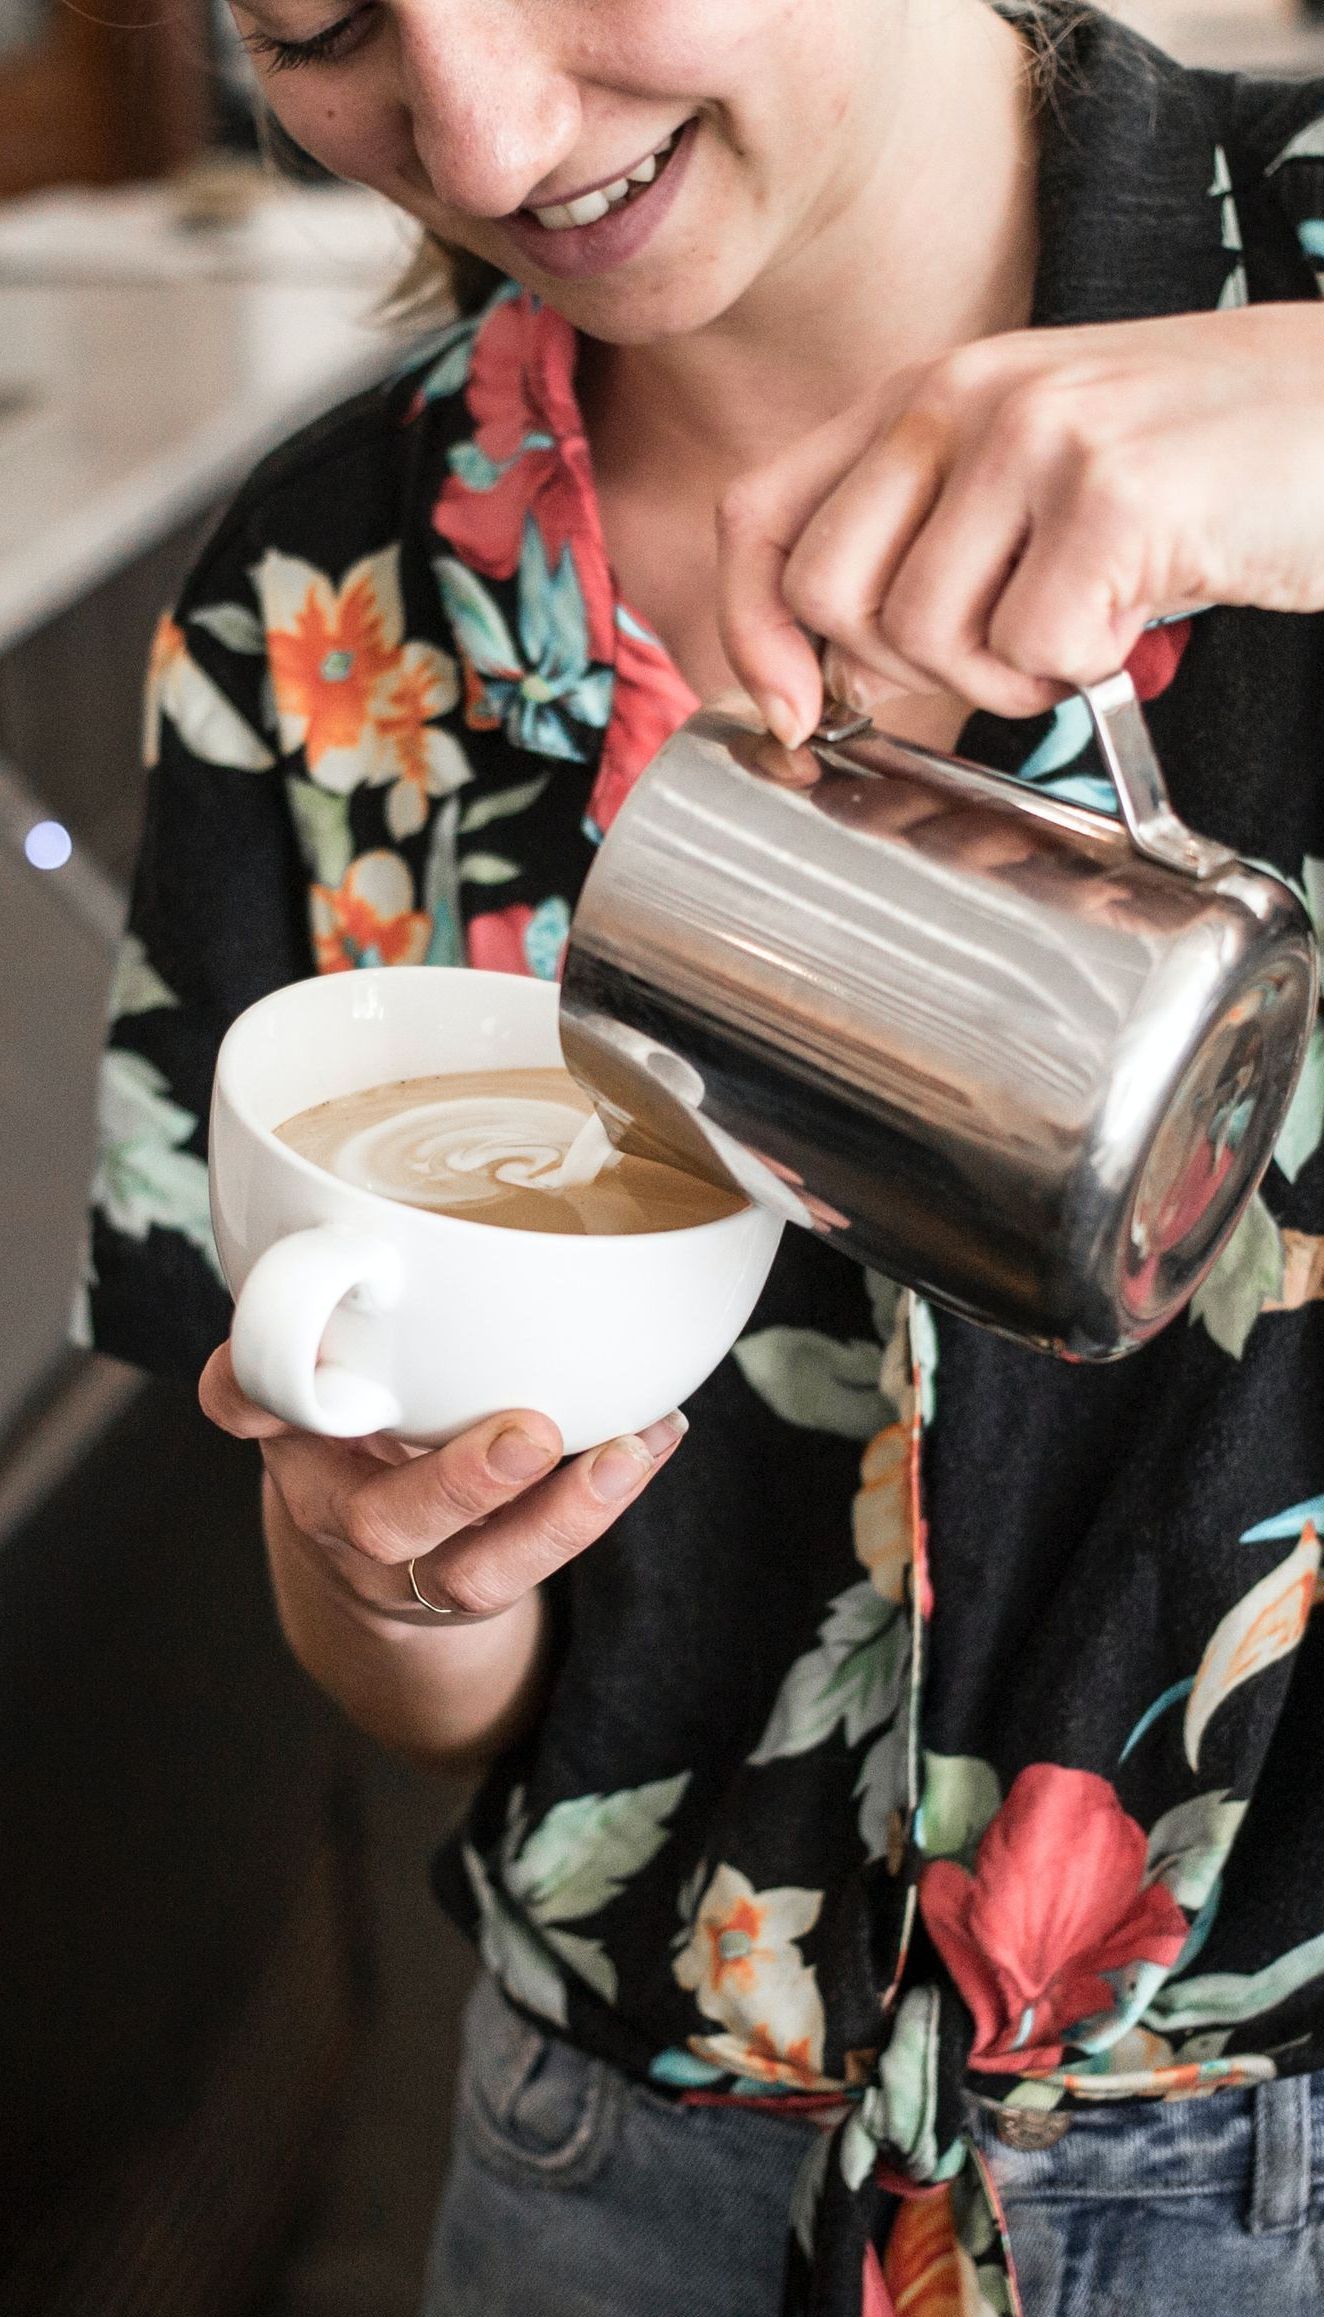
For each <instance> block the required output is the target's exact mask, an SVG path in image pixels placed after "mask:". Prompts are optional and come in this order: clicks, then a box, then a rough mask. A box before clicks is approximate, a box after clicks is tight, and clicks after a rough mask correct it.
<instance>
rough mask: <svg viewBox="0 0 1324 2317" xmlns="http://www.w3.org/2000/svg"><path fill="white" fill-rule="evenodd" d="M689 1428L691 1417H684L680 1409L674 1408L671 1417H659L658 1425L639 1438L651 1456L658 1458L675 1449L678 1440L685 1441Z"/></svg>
mask: <svg viewBox="0 0 1324 2317" xmlns="http://www.w3.org/2000/svg"><path fill="white" fill-rule="evenodd" d="M689 1428H690V1420H689V1417H688V1416H682V1415H681V1412H680V1410H679V1408H673V1409H672V1411H671V1414H670V1415H669V1416H659V1418H658V1420H657V1422H656V1424H650V1425H649V1426H648V1428H647V1430H646V1431H644V1432H641V1433H640V1435H639V1437H640V1439H641V1440H642V1441H643V1444H644V1446H645V1448H646V1449H647V1450H648V1453H649V1455H650V1456H653V1457H657V1456H661V1455H663V1454H664V1452H665V1451H666V1450H667V1449H668V1448H671V1447H673V1446H674V1445H675V1443H676V1441H677V1440H683V1439H684V1437H685V1435H686V1433H687V1432H688V1431H689Z"/></svg>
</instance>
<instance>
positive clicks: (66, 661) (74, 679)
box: [0, 0, 1324, 2317]
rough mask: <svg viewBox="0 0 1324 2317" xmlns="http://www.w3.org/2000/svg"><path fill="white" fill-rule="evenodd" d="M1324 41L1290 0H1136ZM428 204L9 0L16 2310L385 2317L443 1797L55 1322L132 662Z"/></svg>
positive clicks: (1230, 28) (6, 1397) (81, 1179)
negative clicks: (278, 157) (276, 139)
mask: <svg viewBox="0 0 1324 2317" xmlns="http://www.w3.org/2000/svg"><path fill="white" fill-rule="evenodd" d="M1115 12H1116V13H1119V14H1123V15H1125V16H1126V17H1127V19H1128V20H1129V21H1131V22H1133V23H1135V24H1137V25H1138V26H1139V27H1140V28H1141V29H1142V30H1144V31H1147V32H1149V33H1151V34H1152V35H1153V36H1154V37H1155V38H1157V39H1158V40H1159V41H1160V42H1161V43H1162V44H1163V45H1164V46H1166V47H1167V48H1169V49H1170V50H1171V51H1172V52H1173V53H1174V54H1176V55H1178V56H1180V57H1182V58H1183V59H1184V60H1186V61H1189V62H1192V63H1200V64H1210V65H1216V66H1220V67H1228V68H1237V69H1245V70H1249V71H1258V70H1266V71H1273V72H1280V73H1281V72H1288V73H1296V72H1302V73H1305V72H1310V71H1316V72H1320V73H1324V15H1317V14H1315V13H1312V12H1311V11H1307V10H1306V9H1305V8H1304V7H1303V6H1302V5H1300V0H1124V5H1123V6H1121V7H1119V8H1118V9H1117V10H1116V11H1115ZM411 246H412V236H411V232H410V229H409V228H408V227H407V225H406V224H405V223H404V221H403V220H401V219H400V218H399V217H398V216H397V215H396V214H395V213H394V212H392V211H391V210H390V209H389V208H388V207H387V205H385V204H384V203H381V202H379V201H378V200H376V198H375V197H374V196H372V195H370V194H366V193H363V192H361V191H358V190H355V189H352V188H348V187H344V186H338V185H334V184H331V183H328V182H326V181H319V180H318V178H317V174H316V172H314V171H311V170H310V171H307V172H304V173H303V175H302V177H301V178H299V179H294V178H291V177H289V176H278V175H277V174H276V173H275V172H274V170H273V169H272V168H271V167H270V165H269V164H267V163H266V162H264V161H263V160H262V159H261V158H260V155H259V138H258V133H257V125H256V122H255V117H254V107H253V103H252V100H251V96H250V90H249V84H248V80H247V77H246V71H245V65H244V60H243V56H242V52H241V51H240V49H239V48H238V45H237V43H236V41H235V39H234V36H233V33H232V31H231V29H230V26H229V19H228V16H227V15H226V13H225V10H224V7H223V5H222V4H221V0H153V5H151V6H149V7H144V6H143V5H142V0H94V4H90V5H88V6H82V5H78V6H74V5H69V4H66V0H0V1289H2V1290H3V1300H2V1303H0V1309H2V1311H3V1319H2V1320H0V1861H2V1862H3V1874H4V1891H5V1896H4V1900H3V1903H2V1904H0V1987H3V1991H4V1993H3V2005H2V2006H0V2317H366V2313H368V2312H371V2317H412V2313H413V2311H414V2309H415V2306H416V2300H417V2293H418V2287H419V2279H420V2272H421V2266H422V2260H423V2253H424V2247H425V2242H426V2233H427V2227H428V2222H429V2218H430V2213H431V2207H432V2202H433V2198H434V2196H435V2192H436V2187H437V2183H438V2181H439V2179H440V2175H441V2171H442V2167H443V2163H444V2155H445V2140H446V2126H447V2107H448V2102H449V2093H450V2083H451V2079H452V2071H453V2060H454V2050H455V2039H456V2025H457V2016H458V2012H459V2008H460V2006H461V2004H462V2001H463V1996H464V1992H465V1989H466V1987H467V1985H468V1983H469V1979H470V1976H471V1971H472V1965H471V1962H470V1958H469V1956H468V1954H467V1952H466V1950H465V1949H464V1947H463V1945H462V1943H461V1941H460V1940H459V1938H458V1937H457V1935H456V1934H455V1933H453V1932H452V1931H451V1930H450V1929H449V1927H448V1926H447V1924H446V1923H445V1922H444V1920H443V1919H442V1917H441V1916H440V1914H439V1913H438V1912H437V1911H436V1909H435V1908H434V1907H433V1905H432V1902H431V1900H430V1897H429V1895H428V1889H427V1860H428V1855H429V1853H430V1851H431V1850H432V1848H433V1847H434V1845H435V1843H436V1842H437V1840H438V1839H439V1838H440V1836H441V1835H442V1833H443V1832H444V1831H445V1829H446V1827H447V1826H448V1825H449V1824H450V1823H451V1822H452V1821H453V1819H454V1817H455V1816H456V1814H457V1812H458V1811H459V1810H460V1809H461V1808H462V1807H463V1801H464V1796H463V1794H462V1793H460V1792H459V1791H452V1790H449V1789H446V1788H444V1787H439V1786H437V1785H435V1784H427V1783H425V1782H424V1781H423V1780H422V1779H421V1778H418V1777H417V1776H415V1775H414V1774H413V1773H412V1772H410V1771H408V1770H406V1769H405V1768H403V1767H402V1766H400V1765H397V1764H395V1763H393V1762H390V1761H388V1760H387V1759H385V1758H384V1757H383V1756H381V1755H379V1754H377V1753H376V1752H375V1751H374V1750H373V1749H372V1748H370V1747H369V1746H368V1745H367V1744H366V1743H364V1742H360V1741H359V1740H358V1739H357V1738H356V1737H355V1736H354V1734H353V1733H352V1732H351V1731H349V1730H348V1729H347V1728H345V1727H344V1725H343V1724H342V1723H341V1722H340V1721H339V1719H338V1717H337V1716H336V1715H335V1714H334V1713H333V1712H332V1711H331V1710H330V1709H329V1708H328V1707H326V1706H324V1705H323V1704H322V1702H321V1701H320V1700H319V1699H318V1698H317V1697H316V1696H315V1695H314V1694H313V1692H312V1691H311V1689H310V1687H309V1685H308V1684H307V1683H305V1682H304V1680H303V1679H302V1677H301V1676H300V1675H299V1674H298V1672H297V1670H296V1669H295V1668H294V1667H293V1666H292V1665H291V1664H290V1663H289V1661H288V1660H287V1659H286V1657H285V1655H284V1653H283V1651H282V1647H281V1644H280V1641H279V1638H278V1636H277V1633H276V1631H275V1625H274V1620H273V1617H272V1614H271V1610H270V1606H269V1603H268V1598H267V1592H266V1586H265V1581H264V1576H263V1569H262V1556H261V1544H260V1537H259V1533H258V1525H257V1468H256V1463H255V1459H254V1457H253V1456H251V1455H250V1454H249V1453H248V1452H246V1451H245V1450H243V1449H241V1448H240V1447H238V1446H237V1445H235V1444H234V1443H231V1442H228V1441H226V1440H223V1439H221V1438H220V1437H219V1436H218V1435H216V1434H214V1433H213V1432H212V1431H211V1430H210V1429H209V1428H208V1427H207V1426H206V1425H205V1424H204V1423H203V1422H202V1419H201V1417H200V1416H199V1415H198V1414H197V1412H196V1410H195V1408H194V1406H193V1404H192V1396H191V1394H190V1393H189V1392H188V1391H187V1390H184V1389H174V1388H171V1387H167V1386H163V1385H159V1384H146V1383H144V1382H143V1380H142V1379H141V1378H139V1377H138V1376H136V1375H135V1374H133V1373H131V1372H130V1371H129V1370H127V1369H124V1368H121V1367H119V1366H118V1365H117V1364H116V1363H114V1362H111V1361H107V1360H103V1359H98V1358H94V1357H92V1356H90V1355H88V1354H85V1353H81V1352H76V1351H74V1350H72V1349H71V1348H70V1347H69V1344H68V1341H67V1330H68V1319H69V1312H70V1308H71V1303H72V1299H73V1294H74V1287H75V1279H76V1274H77V1271H78V1266H79V1242H80V1235H81V1230H82V1214H83V1204H84V1197H85V1190H86V1185H87V1182H88V1179H89V1175H90V1171H91V1163H92V1158H91V1150H92V1117H93V1099H94V1086H95V1079H96V1069H97V1057H98V1052H99V1047H100V1042H101V1034H102V1024H103V1017H104V1013H105V1006H106V996H107V989H108V984H109V978H110V973H111V967H112V962H113V956H114V948H115V943H116V939H117V936H118V931H119V927H120V925H121V922H122V919H123V913H124V907H125V895H126V887H127V881H128V878H129V876H130V874H131V870H132V863H133V857H134V852H135V847H136V841H137V831H138V826H139V821H140V816H141V810H142V793H143V792H142V780H141V774H140V770H139V741H138V727H139V720H140V697H141V685H142V670H143V666H144V662H145V657H146V651H147V643H148V638H149V636H150V633H151V629H152V626H153V623H154V621H155V617H156V615H157V612H158V611H159V610H160V609H161V608H162V607H163V606H164V605H165V604H166V603H167V602H168V601H169V599H170V598H171V596H172V594H173V591H174V589H175V588H176V586H177V584H178V582H179V580H180V578H181V577H182V576H183V573H184V572H185V570H186V569H187V567H188V564H189V562H190V560H191V558H192V555H193V553H194V551H195V549H196V546H197V544H198V542H199V540H200V538H201V536H202V535H203V533H204V532H205V530H206V529H207V527H208V525H209V524H210V522H211V521H212V520H213V517H214V514H215V512H216V510H217V508H218V507H219V506H221V505H222V504H224V502H225V500H226V498H227V497H228V495H229V494H230V492H231V491H232V490H233V489H234V488H235V486H236V485H237V484H238V483H239V482H240V481H241V480H242V478H243V476H244V474H245V473H246V472H247V470H248V469H249V468H250V467H251V466H252V465H253V463H254V462H255V461H256V460H257V459H258V458H259V457H261V456H262V454H263V453H264V452H265V451H266V450H268V449H269V448H270V447H272V445H274V444H275V443H277V442H278V441H280V440H281V438H282V437H283V436H285V435H286V434H288V433H290V432H291V431H292V430H293V429H294V428H295V427H297V426H299V425H301V424H302V423H303V422H304V421H305V420H307V419H308V418H310V417H312V416H314V415H315V414H316V413H317V412H318V411H319V410H321V409H324V408H326V407H328V406H329V405H331V404H332V403H334V402H336V401H338V400H340V399H341V398H343V397H344V396H346V395H348V394H351V393H353V392H355V391H356V390H357V389H358V388H359V387H361V386H363V385H366V384H368V383H369V382H370V381H371V380H372V379H373V378H374V377H375V376H377V375H380V374H381V373H382V372H384V371H385V370H386V369H388V368H389V367H390V366H391V365H392V364H393V363H394V362H395V361H396V360H397V359H398V358H399V355H400V353H401V351H402V344H403V340H402V337H401V333H400V329H399V327H398V326H397V327H396V328H395V329H394V330H393V329H391V328H388V327H387V326H386V325H385V324H384V323H383V322H382V320H381V318H380V312H381V308H382V306H383V303H384V302H385V301H386V300H387V298H388V295H389V292H390V290H391V287H392V284H393V283H394V281H395V280H396V279H398V277H399V276H400V274H401V273H402V272H403V270H404V267H405V264H406V262H407V259H408V256H409V253H410V249H411Z"/></svg>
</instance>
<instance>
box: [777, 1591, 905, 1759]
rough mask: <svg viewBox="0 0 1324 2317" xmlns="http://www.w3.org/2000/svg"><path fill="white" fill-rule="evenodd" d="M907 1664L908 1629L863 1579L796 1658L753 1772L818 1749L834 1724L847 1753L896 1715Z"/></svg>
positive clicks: (839, 1601)
mask: <svg viewBox="0 0 1324 2317" xmlns="http://www.w3.org/2000/svg"><path fill="white" fill-rule="evenodd" d="M909 1662H910V1633H909V1622H908V1620H907V1618H906V1617H905V1615H904V1614H903V1612H902V1611H901V1610H900V1609H898V1607H897V1606H896V1604H895V1603H894V1602H891V1601H884V1600H883V1599H882V1597H881V1595H880V1594H878V1593H876V1592H875V1591H874V1588H873V1586H872V1585H871V1584H869V1583H868V1582H867V1580H866V1581H865V1582H864V1583H863V1584H859V1585H852V1586H851V1587H850V1588H849V1589H848V1590H847V1591H846V1592H845V1593H839V1594H838V1595H837V1597H836V1599H835V1600H834V1601H831V1602H829V1604H828V1612H827V1615H826V1617H825V1618H824V1620H823V1623H822V1625H821V1626H820V1627H819V1633H818V1643H817V1646H816V1647H815V1648H813V1649H810V1650H806V1652H805V1654H804V1655H803V1657H798V1658H797V1659H796V1661H795V1663H794V1665H793V1666H792V1667H791V1669H790V1672H789V1673H788V1674H787V1676H786V1679H785V1680H784V1682H783V1683H782V1686H781V1690H780V1692H779V1693H778V1696H777V1700H776V1703H775V1704H774V1706H773V1709H772V1713H771V1715H770V1716H769V1719H768V1724H767V1727H766V1729H765V1730H764V1732H763V1735H762V1737H761V1738H760V1740H759V1742H758V1745H757V1746H756V1747H755V1749H754V1751H753V1753H752V1754H751V1755H750V1756H749V1761H750V1763H751V1764H752V1765H754V1766H755V1767H757V1766H758V1765H759V1764H761V1763H765V1762H774V1761H777V1760H779V1759H781V1758H783V1757H785V1756H786V1755H790V1754H807V1753H808V1752H809V1750H810V1748H811V1747H812V1746H821V1745H822V1743H823V1741H824V1739H825V1738H828V1737H830V1736H831V1734H832V1732H833V1731H834V1730H835V1729H836V1728H837V1725H838V1724H839V1723H840V1725H841V1728H842V1735H843V1737H844V1739H845V1742H846V1744H847V1745H848V1746H855V1745H858V1744H859V1742H860V1740H861V1739H862V1738H867V1737H868V1735H869V1733H870V1731H871V1730H876V1729H877V1728H878V1727H879V1724H880V1723H882V1722H885V1721H886V1720H887V1719H888V1718H889V1716H891V1715H893V1714H895V1712H896V1710H897V1708H898V1706H899V1705H900V1703H901V1699H902V1696H903V1693H904V1687H905V1677H906V1673H907V1670H908V1667H909Z"/></svg>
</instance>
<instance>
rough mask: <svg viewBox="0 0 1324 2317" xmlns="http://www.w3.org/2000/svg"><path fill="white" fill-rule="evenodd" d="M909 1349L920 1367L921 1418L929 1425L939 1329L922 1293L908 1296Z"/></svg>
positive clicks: (934, 1399)
mask: <svg viewBox="0 0 1324 2317" xmlns="http://www.w3.org/2000/svg"><path fill="white" fill-rule="evenodd" d="M910 1348H911V1351H912V1352H913V1354H914V1358H915V1365H916V1367H917V1368H918V1370H919V1412H920V1421H921V1423H924V1424H931V1423H932V1422H933V1411H934V1408H935V1406H936V1404H937V1396H938V1330H937V1326H936V1324H935V1322H934V1317H933V1313H932V1312H931V1311H930V1309H929V1306H928V1305H927V1303H926V1302H925V1301H924V1298H923V1296H922V1295H912V1296H911V1298H910Z"/></svg>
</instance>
